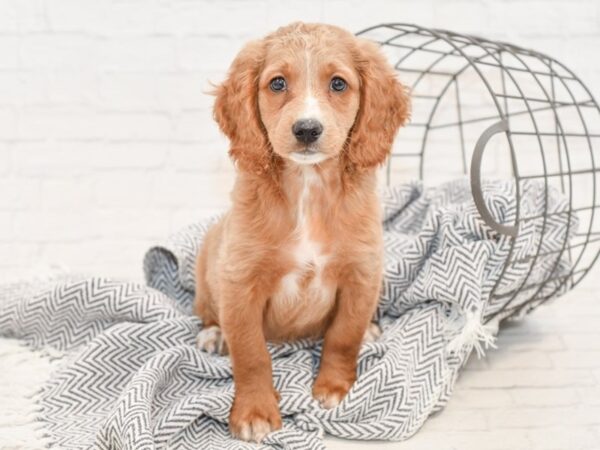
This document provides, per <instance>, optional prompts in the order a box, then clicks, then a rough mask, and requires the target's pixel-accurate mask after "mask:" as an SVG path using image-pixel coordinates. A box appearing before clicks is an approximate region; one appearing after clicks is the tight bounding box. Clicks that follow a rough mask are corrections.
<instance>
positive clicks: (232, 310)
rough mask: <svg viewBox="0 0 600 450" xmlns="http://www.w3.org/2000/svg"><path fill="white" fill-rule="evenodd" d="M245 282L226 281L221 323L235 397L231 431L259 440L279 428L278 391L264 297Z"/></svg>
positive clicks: (248, 438) (238, 435) (245, 439)
mask: <svg viewBox="0 0 600 450" xmlns="http://www.w3.org/2000/svg"><path fill="white" fill-rule="evenodd" d="M244 285H246V286H247V283H235V284H234V283H227V284H226V285H225V286H224V288H223V291H222V294H223V295H222V300H223V308H222V310H221V324H222V326H223V331H224V332H225V336H226V337H227V343H228V345H229V353H230V355H231V362H232V365H233V378H234V382H235V398H234V400H233V406H232V408H231V412H230V415H229V428H230V430H231V432H232V433H233V434H234V435H235V436H237V437H238V438H240V439H243V440H244V441H255V442H260V441H262V439H263V438H264V437H265V435H267V434H268V433H270V432H271V431H274V430H277V429H279V428H281V416H280V414H279V405H278V403H279V399H278V397H279V396H278V394H277V392H276V391H275V388H274V387H273V374H272V368H271V357H270V355H269V352H268V351H267V346H266V342H265V336H264V331H263V313H264V307H265V302H266V299H264V298H262V295H260V294H257V292H256V290H255V289H252V288H249V289H244V288H243V286H244Z"/></svg>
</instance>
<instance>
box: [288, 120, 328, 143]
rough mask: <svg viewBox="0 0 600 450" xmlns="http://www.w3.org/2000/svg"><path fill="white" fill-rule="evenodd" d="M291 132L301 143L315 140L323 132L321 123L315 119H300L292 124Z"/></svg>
mask: <svg viewBox="0 0 600 450" xmlns="http://www.w3.org/2000/svg"><path fill="white" fill-rule="evenodd" d="M292 133H294V136H296V139H298V141H300V142H302V143H303V144H310V143H312V142H315V141H316V140H317V139H319V136H321V133H323V125H321V122H319V121H318V120H315V119H300V120H298V121H297V122H296V123H295V124H294V125H293V126H292Z"/></svg>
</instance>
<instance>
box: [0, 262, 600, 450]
mask: <svg viewBox="0 0 600 450" xmlns="http://www.w3.org/2000/svg"><path fill="white" fill-rule="evenodd" d="M30 359H31V355H30V354H29V352H27V351H26V352H24V351H23V349H22V348H21V347H20V346H18V344H17V343H16V342H15V341H11V340H6V339H5V340H0V367H1V369H0V449H25V448H27V449H31V448H39V447H40V445H39V442H38V441H36V440H35V439H34V437H33V430H32V427H31V425H30V424H29V423H28V420H27V418H26V417H25V416H24V415H23V414H24V411H28V410H29V408H30V407H31V404H30V403H28V402H27V401H25V402H23V403H19V398H21V397H23V394H25V393H27V392H28V390H29V391H30V390H31V389H33V387H35V386H38V385H39V382H40V380H41V379H43V378H40V377H43V376H44V373H45V372H46V371H47V370H49V369H50V366H49V365H48V363H47V362H46V363H44V362H43V361H41V360H40V361H38V362H37V363H36V362H34V363H33V366H32V365H31V362H30ZM25 381H27V382H25ZM326 444H327V447H328V449H330V450H342V449H343V450H352V449H370V448H376V449H381V450H384V449H389V450H403V449H405V450H421V449H422V450H451V449H456V450H470V449H473V450H475V449H476V450H488V449H507V450H508V449H510V450H521V449H523V450H525V449H534V450H535V449H540V450H541V449H544V450H550V449H553V450H554V449H555V450H578V449H596V450H597V449H600V267H597V268H596V269H595V270H594V272H593V273H591V274H589V275H588V277H587V278H586V280H585V281H584V282H583V283H582V284H581V286H578V287H577V289H576V290H574V291H572V292H570V293H569V294H567V295H565V296H564V297H562V298H560V299H558V300H557V301H556V302H555V303H553V304H550V305H546V306H544V307H542V308H541V309H538V310H537V311H535V312H534V313H533V314H532V315H531V316H530V317H528V318H526V319H525V320H524V321H523V322H521V323H518V324H514V325H511V326H510V327H507V328H505V329H504V330H503V331H502V333H501V335H500V338H499V340H498V349H497V350H491V351H489V352H488V356H487V358H486V359H485V360H477V359H476V358H473V359H471V361H470V362H469V364H468V365H467V367H466V369H465V371H464V372H463V374H462V376H461V377H460V379H459V381H458V384H457V386H456V390H455V393H454V396H453V397H452V399H451V400H450V402H449V404H448V406H447V407H446V409H445V410H444V411H442V412H441V413H440V414H438V415H437V416H436V417H433V418H431V419H430V420H428V422H427V423H426V424H425V426H424V427H423V428H422V429H421V430H420V431H419V432H418V433H417V434H416V435H415V436H414V437H413V438H411V439H409V440H408V441H405V442H356V441H344V440H337V439H332V438H327V440H326Z"/></svg>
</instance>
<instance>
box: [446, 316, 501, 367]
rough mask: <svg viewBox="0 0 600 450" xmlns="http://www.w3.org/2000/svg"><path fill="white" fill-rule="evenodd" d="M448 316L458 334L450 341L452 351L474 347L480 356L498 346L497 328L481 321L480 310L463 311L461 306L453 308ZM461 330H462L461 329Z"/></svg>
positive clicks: (448, 346)
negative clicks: (496, 342)
mask: <svg viewBox="0 0 600 450" xmlns="http://www.w3.org/2000/svg"><path fill="white" fill-rule="evenodd" d="M451 311H452V312H451V314H450V316H449V317H448V321H449V324H450V325H451V327H452V329H453V331H455V332H458V334H457V335H456V336H455V337H454V338H453V339H452V340H451V341H450V342H449V343H448V345H447V349H448V351H449V352H451V353H458V352H460V351H461V350H463V349H464V348H465V347H467V346H469V347H472V348H473V349H474V350H475V352H476V353H477V357H478V358H480V359H481V358H482V357H484V356H485V351H486V350H487V349H488V348H496V344H495V341H496V336H495V335H496V332H497V328H496V327H494V326H493V325H492V326H487V325H485V324H483V323H482V321H481V313H480V312H478V311H477V312H468V313H466V314H464V313H462V312H461V311H460V309H459V308H452V309H451ZM459 330H460V331H459Z"/></svg>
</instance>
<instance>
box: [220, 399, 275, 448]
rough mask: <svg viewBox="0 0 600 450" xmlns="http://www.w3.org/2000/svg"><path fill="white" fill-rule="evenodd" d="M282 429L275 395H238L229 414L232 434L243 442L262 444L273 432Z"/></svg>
mask: <svg viewBox="0 0 600 450" xmlns="http://www.w3.org/2000/svg"><path fill="white" fill-rule="evenodd" d="M280 428H281V415H280V414H279V405H278V404H277V396H276V395H275V393H274V392H273V393H267V394H266V395H258V394H255V395H252V396H245V395H241V394H240V395H237V394H236V396H235V399H234V401H233V407H232V408H231V413H230V414H229V429H230V430H231V433H232V434H233V435H234V436H235V437H237V438H239V439H241V440H243V441H248V442H250V441H253V442H261V441H262V440H263V439H264V437H265V436H266V435H267V434H269V433H271V432H272V431H275V430H278V429H280Z"/></svg>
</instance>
